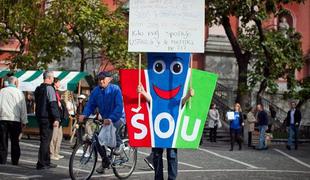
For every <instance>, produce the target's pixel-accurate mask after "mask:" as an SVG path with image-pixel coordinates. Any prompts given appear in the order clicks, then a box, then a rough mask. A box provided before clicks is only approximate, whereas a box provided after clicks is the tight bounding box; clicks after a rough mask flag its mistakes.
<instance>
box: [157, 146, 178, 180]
mask: <svg viewBox="0 0 310 180" xmlns="http://www.w3.org/2000/svg"><path fill="white" fill-rule="evenodd" d="M152 152H153V162H154V169H155V177H154V179H155V180H164V173H163V152H164V149H163V148H153V149H152ZM167 160H168V180H175V179H176V178H177V174H178V152H177V149H174V148H167Z"/></svg>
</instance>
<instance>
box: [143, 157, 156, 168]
mask: <svg viewBox="0 0 310 180" xmlns="http://www.w3.org/2000/svg"><path fill="white" fill-rule="evenodd" d="M144 161H145V162H146V164H147V165H148V166H149V167H150V168H151V169H152V170H154V165H153V160H152V159H151V157H150V156H147V157H146V158H144Z"/></svg>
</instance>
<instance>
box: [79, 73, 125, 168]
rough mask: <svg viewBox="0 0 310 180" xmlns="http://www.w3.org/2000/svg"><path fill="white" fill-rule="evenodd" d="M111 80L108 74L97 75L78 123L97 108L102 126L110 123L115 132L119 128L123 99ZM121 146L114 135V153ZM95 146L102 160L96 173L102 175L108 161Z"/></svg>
mask: <svg viewBox="0 0 310 180" xmlns="http://www.w3.org/2000/svg"><path fill="white" fill-rule="evenodd" d="M112 79H113V78H112V77H111V74H110V73H108V72H100V73H99V74H98V75H97V81H98V86H96V87H95V88H94V89H93V91H92V92H91V94H90V96H89V99H88V102H87V104H86V106H85V107H84V110H83V113H82V114H81V115H80V116H79V122H83V121H84V119H85V117H88V116H89V115H91V114H92V113H93V112H94V110H95V109H96V108H98V109H99V113H100V115H101V116H102V119H103V125H110V124H111V123H112V124H113V125H114V127H115V128H116V129H117V130H118V129H119V128H120V127H121V125H122V121H121V120H120V119H121V117H122V111H123V98H122V93H121V90H120V88H119V86H117V85H114V84H111V83H110V82H111V81H112ZM117 130H116V132H117ZM121 144H122V140H121V138H120V136H119V134H118V133H116V153H117V152H118V151H120V150H118V148H119V147H120V145H121ZM96 146H97V149H98V151H99V154H100V156H101V158H102V166H101V167H99V168H98V169H96V171H97V172H98V173H104V169H105V168H108V167H109V165H110V160H109V158H108V157H107V155H106V150H105V148H104V147H101V146H100V144H99V143H97V144H96Z"/></svg>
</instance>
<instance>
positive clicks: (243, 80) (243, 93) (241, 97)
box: [222, 16, 251, 108]
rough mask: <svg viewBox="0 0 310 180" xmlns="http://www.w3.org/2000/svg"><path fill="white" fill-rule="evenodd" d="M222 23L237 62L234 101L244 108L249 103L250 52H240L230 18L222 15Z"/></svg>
mask: <svg viewBox="0 0 310 180" xmlns="http://www.w3.org/2000/svg"><path fill="white" fill-rule="evenodd" d="M222 21H223V23H222V25H223V27H224V30H225V33H226V35H227V37H228V39H229V42H230V44H231V46H232V49H233V51H234V54H235V57H236V60H237V64H238V87H237V98H236V102H238V103H240V105H241V107H243V108H245V107H247V106H248V105H249V104H250V103H249V101H250V94H249V90H248V84H247V82H248V65H249V62H250V58H251V53H250V52H248V51H246V52H244V53H243V52H242V50H241V47H240V44H239V42H238V41H237V38H236V36H235V34H234V33H233V31H232V29H231V24H230V20H229V18H228V17H227V16H223V17H222Z"/></svg>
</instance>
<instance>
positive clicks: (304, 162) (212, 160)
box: [0, 139, 310, 180]
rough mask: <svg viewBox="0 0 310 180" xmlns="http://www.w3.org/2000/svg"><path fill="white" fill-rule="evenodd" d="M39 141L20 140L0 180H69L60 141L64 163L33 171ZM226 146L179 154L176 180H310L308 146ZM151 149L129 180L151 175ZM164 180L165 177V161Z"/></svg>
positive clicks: (206, 146)
mask: <svg viewBox="0 0 310 180" xmlns="http://www.w3.org/2000/svg"><path fill="white" fill-rule="evenodd" d="M38 147H39V140H38V139H31V140H28V139H22V141H21V149H22V154H21V158H20V165H19V166H13V165H11V164H10V160H9V161H8V162H9V164H7V165H1V166H0V179H5V180H11V179H12V180H13V179H14V180H15V179H44V180H53V179H70V176H69V172H68V164H69V158H70V154H71V151H72V149H71V148H70V145H69V142H68V141H63V144H62V148H61V154H62V155H64V156H65V158H64V159H61V160H59V161H53V163H55V164H58V167H57V168H55V169H49V170H40V171H38V170H36V169H35V163H36V161H37V154H38ZM228 149H229V143H224V142H218V143H204V144H203V145H202V146H201V147H200V148H199V149H198V150H188V149H184V150H179V151H178V158H179V165H178V166H179V174H178V179H182V180H183V179H184V180H187V179H191V180H192V179H195V180H196V179H216V180H222V179H223V180H224V179H238V180H242V179H251V180H252V179H264V180H268V179H270V180H278V179H287V180H292V179H301V180H304V179H310V144H309V143H305V144H301V145H300V147H299V149H298V150H291V151H288V150H286V148H285V146H284V145H273V146H271V147H269V149H268V150H264V151H257V150H253V149H250V148H248V147H245V146H244V147H243V149H242V150H241V151H239V150H235V151H232V152H231V151H228ZM149 152H150V149H147V148H139V153H138V163H137V166H136V169H135V172H134V173H133V174H132V176H131V177H130V178H129V179H135V180H136V179H137V180H139V179H141V180H144V179H146V180H148V179H150V180H151V179H153V178H154V173H153V171H151V170H150V169H149V168H148V166H147V165H146V164H145V162H144V161H143V158H144V157H145V156H146V155H148V154H149ZM164 163H165V164H164V166H165V177H167V171H166V169H167V168H166V167H167V165H166V161H164ZM92 179H116V178H115V176H114V174H113V172H112V170H108V171H107V172H106V174H104V175H100V174H97V173H94V175H93V178H92Z"/></svg>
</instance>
